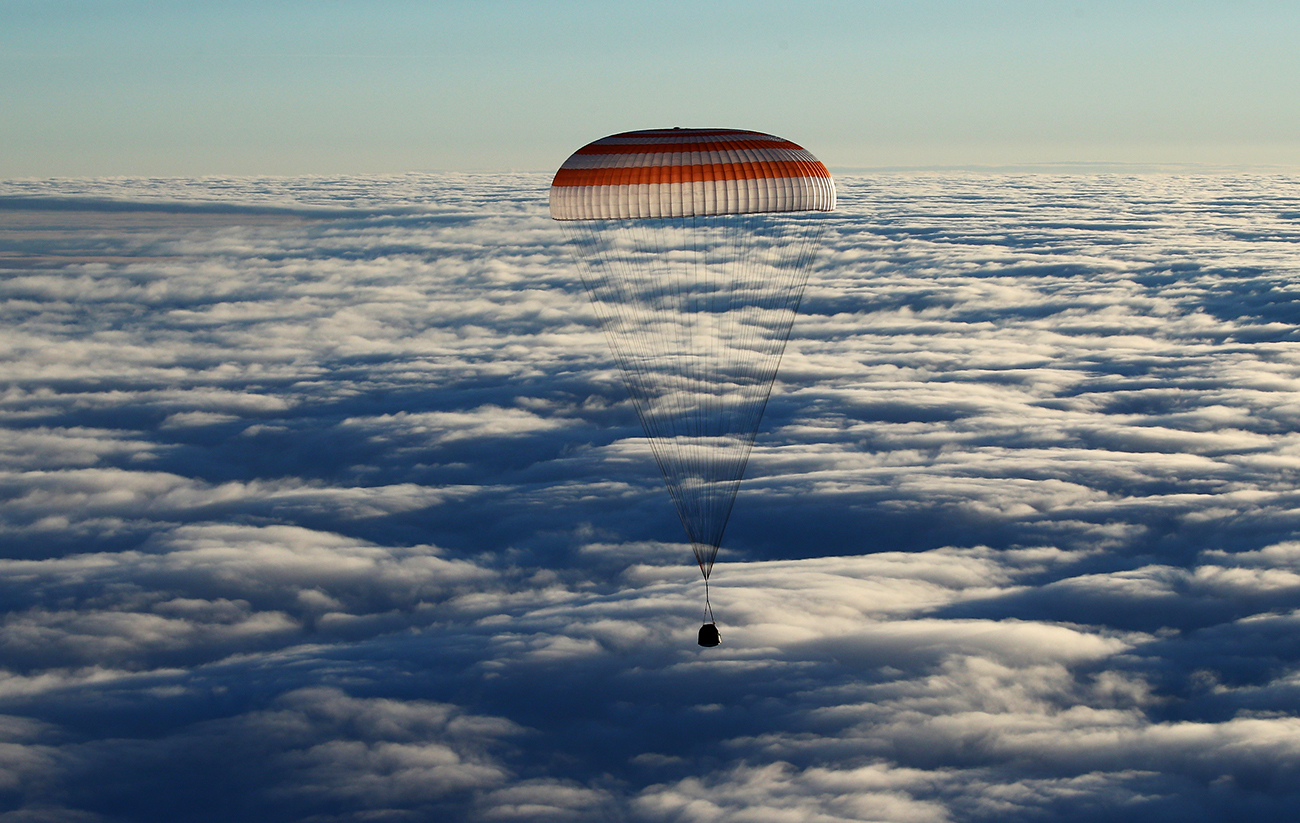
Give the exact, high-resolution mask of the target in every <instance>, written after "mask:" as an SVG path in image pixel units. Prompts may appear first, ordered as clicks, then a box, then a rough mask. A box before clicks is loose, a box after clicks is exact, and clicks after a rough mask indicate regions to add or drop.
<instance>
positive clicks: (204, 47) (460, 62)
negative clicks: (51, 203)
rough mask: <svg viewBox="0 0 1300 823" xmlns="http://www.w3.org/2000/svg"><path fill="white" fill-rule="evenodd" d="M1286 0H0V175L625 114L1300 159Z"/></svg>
mask: <svg viewBox="0 0 1300 823" xmlns="http://www.w3.org/2000/svg"><path fill="white" fill-rule="evenodd" d="M1297 41H1300V4H1296V3H1294V2H1249V1H1247V2H1240V0H1238V1H1237V2H1233V3H1231V4H1229V3H1226V2H1220V3H1202V2H1014V1H1012V0H1007V1H1006V2H954V1H953V0H912V1H911V2H820V3H817V2H813V3H809V4H807V5H796V4H792V3H788V2H787V3H767V2H752V1H751V2H744V3H739V2H692V3H686V2H682V3H675V2H656V1H655V0H643V1H642V2H640V3H635V4H628V3H594V2H559V0H549V2H529V1H526V0H518V2H449V1H448V0H443V2H429V0H422V1H421V2H374V0H372V1H371V2H356V1H354V0H324V2H322V1H321V0H312V2H306V0H302V1H301V2H265V0H263V1H262V2H249V0H227V1H226V2H221V3H216V2H205V0H189V2H176V1H175V0H118V1H117V2H108V1H107V0H100V1H98V2H97V1H95V0H82V1H80V2H78V1H75V0H0V104H2V105H3V111H4V114H3V116H2V117H0V145H3V147H4V150H3V151H0V177H2V178H12V177H24V176H39V177H44V176H80V175H116V174H124V175H169V176H170V175H207V174H299V173H318V174H335V173H364V172H404V171H423V170H442V169H446V170H455V169H465V170H472V169H473V170H478V169H489V170H490V169H535V170H549V169H552V168H554V167H555V166H557V165H558V164H559V163H560V162H561V161H562V160H563V159H564V157H565V156H567V154H568V153H569V152H570V151H572V149H574V148H576V147H577V146H578V145H581V144H582V143H584V142H586V141H588V140H591V139H594V138H596V137H600V136H602V135H605V134H608V133H611V132H615V131H621V130H624V129H633V128H650V127H660V126H672V125H682V126H713V125H725V126H732V127H739V128H753V129H760V130H764V131H771V132H774V133H777V134H780V135H783V136H785V137H788V138H790V139H793V140H795V141H797V142H800V143H802V144H804V145H805V146H807V147H808V148H809V149H810V150H812V151H813V152H814V153H815V154H817V155H818V156H819V157H821V158H822V159H823V160H825V161H826V162H827V164H829V165H831V166H836V167H867V168H879V167H897V166H908V167H916V166H973V165H975V166H978V165H983V166H1008V165H1010V166H1019V165H1025V164H1038V163H1067V164H1068V163H1074V164H1086V163H1102V164H1139V165H1160V164H1205V165H1207V166H1212V167H1215V166H1219V167H1221V166H1227V167H1250V168H1264V167H1268V166H1280V167H1284V168H1286V169H1287V170H1294V169H1296V168H1300V106H1297V105H1296V104H1295V90H1294V85H1295V82H1296V78H1297V77H1300V56H1298V54H1297V52H1298V50H1297V48H1296V45H1295V44H1296V42H1297Z"/></svg>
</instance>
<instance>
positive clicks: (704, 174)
mask: <svg viewBox="0 0 1300 823" xmlns="http://www.w3.org/2000/svg"><path fill="white" fill-rule="evenodd" d="M830 176H831V174H830V172H828V171H827V170H826V167H825V166H823V165H822V164H821V163H809V162H807V161H803V160H780V161H775V162H759V163H754V162H750V161H744V162H741V163H707V164H701V165H696V166H628V167H622V168H620V167H617V166H616V167H611V168H605V169H560V170H559V171H557V172H556V173H555V179H554V180H553V181H551V185H552V186H642V185H648V184H654V183H701V182H706V181H710V180H759V179H764V178H771V177H830Z"/></svg>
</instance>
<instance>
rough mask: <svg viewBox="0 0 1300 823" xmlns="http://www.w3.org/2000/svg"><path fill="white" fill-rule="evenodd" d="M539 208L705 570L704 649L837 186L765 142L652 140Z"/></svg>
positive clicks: (713, 137)
mask: <svg viewBox="0 0 1300 823" xmlns="http://www.w3.org/2000/svg"><path fill="white" fill-rule="evenodd" d="M550 205H551V217H553V218H554V219H556V220H558V221H561V225H562V226H564V227H565V230H566V234H567V236H568V238H569V241H570V246H571V248H572V249H573V251H574V257H575V259H576V260H577V261H578V264H579V269H580V271H581V273H582V278H583V283H584V285H585V286H586V289H587V293H588V295H589V296H590V298H591V302H592V305H593V306H594V308H595V311H596V314H597V316H598V318H599V320H600V323H601V327H602V328H603V330H604V332H605V335H606V339H607V340H608V342H609V346H610V350H611V352H612V353H613V355H614V360H615V362H616V363H617V364H618V367H619V370H620V372H621V374H622V377H623V381H624V383H625V385H626V386H627V390H628V393H629V394H630V395H631V398H632V402H633V405H634V407H635V408H636V413H637V416H638V417H639V418H640V421H641V425H642V426H643V428H644V429H645V433H646V437H647V439H648V440H649V443H650V447H651V450H652V452H653V454H654V458H655V461H656V462H657V463H658V466H659V469H660V471H661V472H662V473H663V477H664V482H665V484H666V485H667V487H668V493H669V495H670V496H671V497H672V500H673V503H674V505H675V506H676V508H677V513H678V515H679V516H680V518H681V521H682V525H683V526H684V527H685V529H686V534H687V538H688V539H689V540H690V543H691V549H692V551H693V552H694V554H695V560H696V562H697V563H698V564H699V567H700V573H701V574H703V575H704V584H705V610H706V624H705V626H706V627H710V626H712V630H711V631H705V630H704V629H702V630H701V634H700V645H702V646H704V645H712V646H716V645H717V643H718V632H717V629H716V623H714V622H713V612H712V607H711V605H710V604H709V600H708V583H709V575H710V573H711V572H712V570H713V564H714V561H715V560H716V559H717V555H718V549H719V547H720V545H721V543H722V534H723V531H724V530H725V529H726V526H727V520H728V519H729V518H730V516H731V509H732V505H733V503H734V502H735V499H736V493H737V491H738V490H739V487H740V481H741V478H742V477H743V476H744V473H745V466H746V464H747V463H748V461H749V455H750V452H751V450H752V448H753V445H754V437H755V435H756V434H757V432H758V425H759V422H760V420H761V419H762V417H763V411H764V409H765V408H766V406H767V401H768V397H769V396H770V394H771V391H772V383H773V381H774V380H775V378H776V372H777V368H778V366H779V365H780V362H781V356H782V354H783V353H784V352H785V346H786V341H787V340H788V339H789V336H790V327H791V325H792V324H793V322H794V317H795V314H796V313H797V312H798V309H799V303H800V301H801V299H802V297H803V291H804V285H805V283H806V282H807V279H808V271H809V266H810V264H811V262H812V259H813V257H814V255H815V253H816V252H817V250H818V248H819V245H820V239H821V235H822V233H823V231H824V228H825V224H826V221H825V220H824V219H822V218H823V216H824V215H822V214H821V213H822V212H828V211H831V210H833V209H834V208H835V184H834V182H833V181H832V179H831V176H830V173H829V172H828V171H827V170H826V167H825V166H824V165H822V163H821V162H820V161H818V160H817V158H815V157H813V156H812V154H810V153H809V152H807V151H805V150H804V149H803V148H801V147H800V146H798V145H796V144H794V143H791V142H789V141H788V140H783V139H781V138H779V137H774V136H773V135H770V134H763V133H760V132H752V131H737V130H733V129H680V128H678V129H654V130H647V131H631V132H624V133H622V134H615V135H612V136H610V137H606V138H603V139H601V140H597V141H595V142H593V143H589V144H587V145H586V146H583V147H582V148H581V149H578V151H576V152H574V154H573V155H572V156H570V157H569V159H568V160H566V161H565V163H564V165H563V166H561V167H560V169H559V171H557V172H556V174H555V179H554V180H553V182H552V183H551V194H550ZM706 641H708V642H706Z"/></svg>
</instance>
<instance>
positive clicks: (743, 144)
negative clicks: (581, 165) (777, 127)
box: [574, 138, 804, 155]
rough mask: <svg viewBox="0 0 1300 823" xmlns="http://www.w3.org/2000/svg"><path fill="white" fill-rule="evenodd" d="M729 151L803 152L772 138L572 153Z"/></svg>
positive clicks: (604, 146)
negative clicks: (725, 149) (768, 150)
mask: <svg viewBox="0 0 1300 823" xmlns="http://www.w3.org/2000/svg"><path fill="white" fill-rule="evenodd" d="M724 147H725V148H729V149H792V150H794V151H803V150H804V148H803V146H800V145H798V144H796V143H791V142H790V141H789V140H781V139H779V138H772V139H770V140H716V141H713V142H709V143H700V142H695V143H670V142H667V141H663V142H659V141H655V142H653V143H649V142H647V143H604V142H599V141H598V142H595V143H590V144H588V145H586V146H583V147H582V148H580V149H578V150H577V151H575V152H574V154H575V155H579V154H677V153H679V152H686V151H721V150H723V148H724Z"/></svg>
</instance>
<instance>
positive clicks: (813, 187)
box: [551, 129, 835, 220]
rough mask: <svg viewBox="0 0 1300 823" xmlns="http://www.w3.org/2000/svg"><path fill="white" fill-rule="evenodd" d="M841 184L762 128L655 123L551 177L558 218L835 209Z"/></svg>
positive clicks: (582, 155)
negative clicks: (837, 185) (676, 126)
mask: <svg viewBox="0 0 1300 823" xmlns="http://www.w3.org/2000/svg"><path fill="white" fill-rule="evenodd" d="M834 208H835V183H834V181H833V180H831V175H830V172H828V171H827V170H826V167H825V166H824V165H822V163H821V161H820V160H818V159H817V158H816V157H813V156H812V155H811V154H809V153H808V152H807V151H805V150H804V149H803V147H801V146H798V145H796V144H794V143H791V142H790V141H789V140H783V139H781V138H780V137H774V136H772V135H770V134H763V133H762V132H756V131H737V130H735V129H649V130H646V131H628V132H623V133H622V134H615V135H612V136H610V137H605V138H602V139H600V140H597V141H595V142H594V143H588V144H587V145H585V146H583V147H582V148H580V149H578V150H577V151H576V152H574V153H573V155H572V156H571V157H569V159H568V160H566V161H564V165H563V166H560V170H559V171H557V172H556V173H555V180H553V181H552V182H551V217H553V218H555V219H556V220H610V219H630V218H638V217H691V216H696V215H715V214H751V213H754V212H768V211H831V210H832V209H834Z"/></svg>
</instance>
